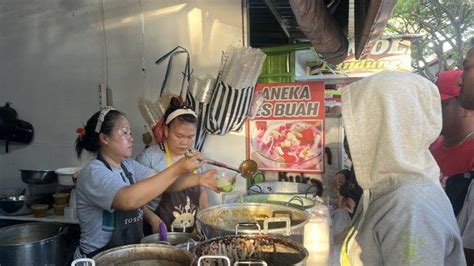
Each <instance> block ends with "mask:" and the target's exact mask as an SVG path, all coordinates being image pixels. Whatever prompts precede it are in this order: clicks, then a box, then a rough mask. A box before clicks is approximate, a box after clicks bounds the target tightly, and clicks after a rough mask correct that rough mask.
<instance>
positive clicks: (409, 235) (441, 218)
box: [341, 71, 466, 266]
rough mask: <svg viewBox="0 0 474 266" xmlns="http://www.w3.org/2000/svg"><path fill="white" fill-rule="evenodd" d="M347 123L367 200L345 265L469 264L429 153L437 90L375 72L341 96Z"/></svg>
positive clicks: (435, 128)
mask: <svg viewBox="0 0 474 266" xmlns="http://www.w3.org/2000/svg"><path fill="white" fill-rule="evenodd" d="M342 117H343V122H344V127H345V130H346V134H347V140H348V142H349V149H350V152H351V155H352V159H353V164H354V169H355V174H356V177H357V181H358V182H359V184H360V186H361V187H362V188H363V189H364V193H363V195H362V198H361V200H360V204H359V207H358V210H357V213H356V217H355V225H354V227H353V230H352V231H351V232H350V233H349V235H348V236H347V237H346V240H345V243H344V245H343V247H342V250H341V265H343V266H345V265H377V266H378V265H466V262H465V259H464V253H463V248H462V242H461V237H460V233H459V228H458V225H457V223H456V218H455V217H454V213H453V209H452V207H451V204H450V203H449V200H448V198H447V197H446V195H445V193H444V191H443V190H442V188H441V185H440V184H439V182H438V178H439V176H440V171H439V168H438V166H437V164H436V161H435V160H434V159H433V157H432V156H431V153H430V151H429V149H428V147H429V146H430V144H431V143H432V142H433V141H434V140H435V139H436V138H437V137H438V135H439V133H440V131H441V122H442V121H441V104H440V96H439V93H438V89H437V88H436V86H435V85H434V84H433V83H431V82H430V81H428V80H426V79H424V78H422V77H420V76H418V75H415V74H411V73H404V72H392V71H387V72H382V73H378V74H375V75H373V76H371V77H368V78H364V79H362V80H360V81H358V82H355V83H353V84H351V85H349V86H347V87H346V88H344V89H343V92H342ZM344 254H347V256H345V255H344Z"/></svg>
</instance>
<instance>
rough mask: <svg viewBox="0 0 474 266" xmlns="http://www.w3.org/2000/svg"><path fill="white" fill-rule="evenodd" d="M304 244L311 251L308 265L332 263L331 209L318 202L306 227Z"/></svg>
mask: <svg viewBox="0 0 474 266" xmlns="http://www.w3.org/2000/svg"><path fill="white" fill-rule="evenodd" d="M304 246H305V248H306V249H307V250H308V252H309V257H308V260H307V262H306V265H323V266H324V265H330V258H331V230H330V218H329V210H328V208H327V207H326V206H325V205H322V204H319V203H316V205H315V206H314V208H312V210H311V213H310V219H309V222H308V223H307V224H306V225H305V227H304Z"/></svg>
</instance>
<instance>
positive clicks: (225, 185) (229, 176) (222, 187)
mask: <svg viewBox="0 0 474 266" xmlns="http://www.w3.org/2000/svg"><path fill="white" fill-rule="evenodd" d="M237 175H238V173H230V172H224V171H221V172H219V173H218V175H217V176H216V186H217V192H231V191H232V190H234V186H235V180H236V177H237Z"/></svg>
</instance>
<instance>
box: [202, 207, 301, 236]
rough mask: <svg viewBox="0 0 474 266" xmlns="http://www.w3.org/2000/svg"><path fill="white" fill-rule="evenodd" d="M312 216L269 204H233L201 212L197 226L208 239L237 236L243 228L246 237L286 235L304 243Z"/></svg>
mask: <svg viewBox="0 0 474 266" xmlns="http://www.w3.org/2000/svg"><path fill="white" fill-rule="evenodd" d="M308 220H309V216H308V214H307V213H306V212H305V211H302V210H298V209H295V208H291V207H287V206H281V205H276V204H267V203H232V204H223V205H217V206H213V207H210V208H206V209H203V210H200V211H199V212H198V214H197V215H196V226H197V228H198V230H199V231H200V232H201V234H202V235H204V236H205V237H206V238H207V239H210V238H215V237H220V236H225V235H233V234H234V233H235V231H236V228H237V227H238V226H239V225H241V226H240V232H242V233H244V234H256V233H258V232H259V231H260V228H261V229H263V230H262V232H263V233H264V234H272V235H284V236H289V237H290V238H291V239H293V240H295V241H297V242H300V243H303V235H304V225H305V224H306V223H307V222H308Z"/></svg>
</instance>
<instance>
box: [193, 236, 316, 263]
mask: <svg viewBox="0 0 474 266" xmlns="http://www.w3.org/2000/svg"><path fill="white" fill-rule="evenodd" d="M194 254H195V255H196V256H197V257H198V258H199V259H198V262H197V265H206V266H208V265H229V266H230V265H235V264H234V263H236V262H240V264H249V261H252V262H253V263H252V264H255V265H278V266H290V265H305V261H306V259H307V257H308V250H306V248H304V247H303V246H302V245H301V244H298V243H296V242H295V241H292V240H287V239H285V238H282V237H276V236H268V235H235V236H224V237H218V238H214V239H211V240H208V241H205V242H202V243H200V244H199V245H198V246H197V247H196V249H195V250H194ZM219 260H220V261H221V262H222V261H225V262H227V263H225V264H217V262H218V261H219Z"/></svg>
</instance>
